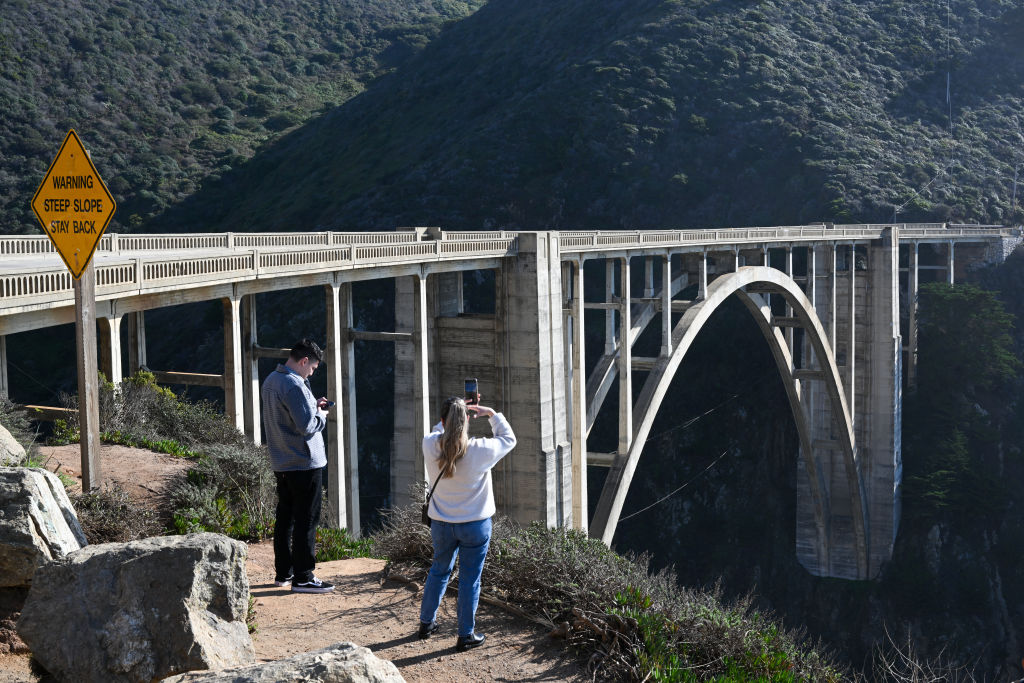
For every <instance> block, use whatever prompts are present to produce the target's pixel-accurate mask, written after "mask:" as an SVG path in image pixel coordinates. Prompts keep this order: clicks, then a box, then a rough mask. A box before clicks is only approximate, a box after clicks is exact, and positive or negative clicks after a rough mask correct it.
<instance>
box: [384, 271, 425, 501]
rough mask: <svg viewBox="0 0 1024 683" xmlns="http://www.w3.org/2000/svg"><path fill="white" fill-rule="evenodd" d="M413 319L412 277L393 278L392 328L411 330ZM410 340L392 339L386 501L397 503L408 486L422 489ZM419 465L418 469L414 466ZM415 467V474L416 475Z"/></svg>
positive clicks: (405, 496) (404, 497)
mask: <svg viewBox="0 0 1024 683" xmlns="http://www.w3.org/2000/svg"><path fill="white" fill-rule="evenodd" d="M414 319H415V306H414V304H413V278H412V277H398V278H395V331H396V332H405V333H411V332H412V330H413V321H414ZM414 350H415V348H414V344H413V343H412V342H411V341H396V342H395V370H394V373H395V374H394V378H395V380H394V381H395V391H394V394H395V397H394V406H393V410H392V416H393V419H394V433H393V437H392V441H391V482H390V505H391V506H401V505H406V504H408V503H410V502H412V501H413V500H414V499H415V496H412V497H410V487H412V486H413V485H416V486H419V487H420V489H421V490H422V484H421V483H420V482H422V481H423V477H422V461H423V457H422V454H421V450H420V442H421V440H422V439H423V436H424V435H423V434H422V433H420V434H417V433H416V430H415V428H414V413H415V411H414V410H411V405H410V399H411V397H412V396H413V386H414V381H413V356H414ZM417 467H419V470H417ZM417 471H419V476H417Z"/></svg>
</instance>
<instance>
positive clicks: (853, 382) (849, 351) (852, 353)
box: [846, 242, 857, 425]
mask: <svg viewBox="0 0 1024 683" xmlns="http://www.w3.org/2000/svg"><path fill="white" fill-rule="evenodd" d="M849 265H850V288H849V292H848V295H849V304H850V324H849V327H848V329H847V331H848V332H849V340H850V341H849V344H848V345H847V347H846V392H847V399H846V401H847V403H849V405H850V419H851V420H852V421H853V423H854V424H855V425H856V424H857V391H856V389H857V244H856V243H855V242H851V243H850V261H849Z"/></svg>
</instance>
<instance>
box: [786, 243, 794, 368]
mask: <svg viewBox="0 0 1024 683" xmlns="http://www.w3.org/2000/svg"><path fill="white" fill-rule="evenodd" d="M786 275H788V276H789V277H790V278H792V277H793V247H786ZM792 315H793V307H792V306H790V305H789V304H788V303H787V304H786V317H790V316H792ZM786 344H788V345H789V355H790V357H792V356H793V328H792V327H787V328H786Z"/></svg>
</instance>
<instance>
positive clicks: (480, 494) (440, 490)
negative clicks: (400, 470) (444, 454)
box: [423, 413, 516, 523]
mask: <svg viewBox="0 0 1024 683" xmlns="http://www.w3.org/2000/svg"><path fill="white" fill-rule="evenodd" d="M488 421H489V422H490V424H491V432H492V433H493V434H494V436H493V437H491V438H480V437H474V438H471V439H470V440H469V446H468V447H467V448H466V454H465V455H464V456H462V457H461V458H460V459H459V460H458V461H456V463H455V474H454V475H453V476H451V477H450V478H449V477H445V478H443V479H441V481H440V482H438V484H437V488H436V489H434V495H433V496H432V497H431V499H430V507H429V510H428V514H429V515H430V518H431V519H436V520H439V521H442V522H453V523H458V522H475V521H477V520H481V519H487V518H488V517H492V516H493V515H494V510H495V508H494V492H493V491H492V489H491V468H492V467H494V466H495V465H496V464H497V463H498V461H499V460H501V459H502V458H504V457H505V456H506V455H507V454H508V452H509V451H511V450H512V449H513V448H514V447H515V445H516V435H515V434H513V433H512V427H511V426H510V425H509V423H508V420H506V419H505V416H504V415H502V414H501V413H495V414H494V415H492V416H491V417H490V418H489V419H488ZM443 433H444V427H443V425H442V424H441V423H440V422H438V423H437V424H436V425H434V428H433V429H432V430H431V432H430V433H429V434H427V435H426V436H425V437H423V464H424V466H425V468H426V471H427V477H428V479H429V485H430V486H431V487H432V486H433V485H434V482H435V481H437V475H438V472H439V471H440V467H439V459H440V456H441V435H442V434H443Z"/></svg>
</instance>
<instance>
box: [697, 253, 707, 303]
mask: <svg viewBox="0 0 1024 683" xmlns="http://www.w3.org/2000/svg"><path fill="white" fill-rule="evenodd" d="M707 294H708V252H706V251H704V252H701V254H700V260H699V261H698V262H697V298H698V299H701V300H703V299H706V298H707Z"/></svg>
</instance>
